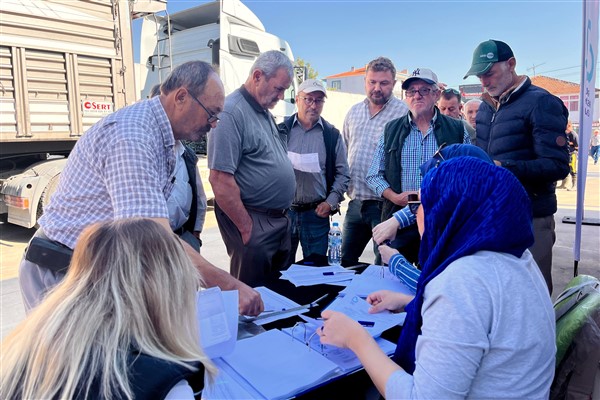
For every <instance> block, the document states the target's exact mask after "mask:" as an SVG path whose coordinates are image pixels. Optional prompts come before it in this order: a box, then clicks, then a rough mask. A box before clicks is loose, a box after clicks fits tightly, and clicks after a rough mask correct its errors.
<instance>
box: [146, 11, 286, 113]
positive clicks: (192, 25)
mask: <svg viewBox="0 0 600 400" xmlns="http://www.w3.org/2000/svg"><path fill="white" fill-rule="evenodd" d="M267 50H280V51H282V52H283V53H285V54H286V55H287V56H288V57H289V58H290V60H292V61H293V60H294V56H293V54H292V50H291V48H290V46H289V44H288V43H287V42H286V41H285V40H283V39H281V38H279V37H277V36H275V35H272V34H270V33H268V32H266V31H265V27H264V25H263V24H262V22H261V21H260V20H259V19H258V17H257V16H256V15H255V14H254V13H253V12H252V11H251V10H250V9H249V8H248V7H246V6H245V5H244V4H243V3H242V2H240V1H239V0H223V1H214V2H210V3H205V4H202V5H199V6H197V7H194V8H189V9H186V10H183V11H180V12H177V13H173V14H171V15H165V16H159V15H156V14H155V15H148V16H146V17H144V19H143V24H142V34H141V43H140V61H141V63H145V65H141V66H140V68H139V78H140V83H141V88H142V89H141V97H142V98H144V97H146V96H147V95H148V93H149V92H150V90H151V89H152V87H153V86H154V85H155V84H158V83H161V82H162V81H163V80H164V78H165V77H166V76H167V75H168V73H169V72H170V71H171V68H172V67H175V66H177V65H179V64H182V63H184V62H186V61H191V60H202V61H206V62H208V63H210V64H213V65H214V66H216V67H217V68H218V70H219V74H220V76H221V80H222V81H223V84H224V86H225V95H228V94H229V93H231V92H232V91H234V90H235V89H237V88H239V87H240V86H241V85H242V84H243V83H244V82H245V81H246V78H247V77H248V74H249V72H250V67H251V66H252V64H253V63H254V60H255V59H256V56H258V55H259V54H260V53H263V52H265V51H267ZM295 89H296V84H295V83H294V84H293V85H292V86H290V88H289V89H288V90H287V91H286V93H285V96H284V101H280V102H278V103H277V106H276V107H275V108H274V109H273V114H274V116H275V118H277V119H278V120H281V119H282V118H283V117H285V116H286V115H291V114H292V113H293V112H294V109H295V106H294V98H295V94H294V93H295Z"/></svg>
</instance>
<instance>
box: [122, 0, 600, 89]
mask: <svg viewBox="0 0 600 400" xmlns="http://www.w3.org/2000/svg"><path fill="white" fill-rule="evenodd" d="M596 1H597V0H596ZM205 2H206V1H202V0H168V3H167V10H168V12H169V13H174V12H177V11H181V10H184V9H187V8H191V7H194V6H197V5H199V4H203V3H205ZM242 2H243V3H244V4H245V5H246V6H247V7H248V8H250V9H251V10H252V11H253V12H254V14H256V15H257V16H258V18H259V19H260V20H261V21H262V23H263V25H264V26H265V29H266V31H267V32H270V33H272V34H274V35H277V36H279V37H281V38H283V39H285V40H286V41H287V42H288V43H289V45H290V47H291V49H292V52H293V53H294V57H296V58H298V57H300V58H302V59H304V60H305V61H306V62H309V63H310V64H311V66H312V67H313V68H314V69H315V70H316V71H318V73H319V78H326V77H327V76H328V75H333V74H337V73H341V72H345V71H349V70H350V69H351V67H356V68H360V67H363V66H365V65H366V64H367V63H368V62H369V61H370V60H372V59H374V58H376V57H378V56H385V57H388V58H390V59H391V60H392V61H393V62H394V64H395V66H396V69H397V70H398V71H400V70H403V69H407V70H408V71H409V72H411V71H412V70H414V69H415V68H430V69H431V70H433V71H434V72H435V73H436V74H437V76H438V79H439V80H440V81H441V82H444V83H446V84H448V85H449V86H450V87H458V85H461V84H469V83H479V80H478V79H477V78H476V77H470V78H468V79H466V80H463V76H464V74H465V73H466V72H467V70H468V69H469V67H470V64H471V59H472V56H473V50H474V49H475V47H476V46H477V45H478V44H479V43H480V42H482V41H484V40H488V39H498V40H502V41H504V42H506V43H508V44H509V46H511V48H512V49H513V52H514V54H515V58H516V59H517V73H518V74H525V75H529V76H533V75H534V68H535V74H536V75H545V76H549V77H553V78H557V79H562V80H566V81H571V82H579V79H580V74H581V40H582V28H581V24H582V20H583V15H582V3H581V1H580V0H579V1H551V0H550V1H549V0H546V1H510V0H504V1H486V0H479V1H428V0H421V1H398V0H387V1H384V0H380V1H378V0H372V1H352V0H343V1H331V0H320V1H314V0H276V1H275V0H242ZM136 34H137V35H138V36H139V33H136V28H135V24H134V47H135V48H136V55H135V57H136V61H137V59H138V58H139V56H138V53H137V45H136V39H135V35H136ZM138 40H139V39H138ZM598 82H599V80H598V79H596V83H597V85H596V86H598Z"/></svg>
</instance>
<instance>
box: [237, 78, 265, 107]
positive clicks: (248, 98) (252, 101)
mask: <svg viewBox="0 0 600 400" xmlns="http://www.w3.org/2000/svg"><path fill="white" fill-rule="evenodd" d="M240 93H241V94H242V96H244V99H246V101H247V102H248V104H250V106H252V108H254V111H256V112H257V113H262V114H266V113H267V110H265V109H264V108H262V106H261V105H260V104H258V101H256V99H255V98H254V97H253V96H252V95H251V94H250V92H248V90H247V89H246V87H245V86H244V85H242V86H240Z"/></svg>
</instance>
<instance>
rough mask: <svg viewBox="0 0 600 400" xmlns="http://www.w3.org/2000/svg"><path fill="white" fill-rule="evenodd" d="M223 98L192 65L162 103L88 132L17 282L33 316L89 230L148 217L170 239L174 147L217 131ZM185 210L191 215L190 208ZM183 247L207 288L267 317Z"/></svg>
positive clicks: (219, 86) (246, 292) (234, 283)
mask: <svg viewBox="0 0 600 400" xmlns="http://www.w3.org/2000/svg"><path fill="white" fill-rule="evenodd" d="M224 98H225V94H224V89H223V83H222V82H221V80H220V79H219V76H218V74H217V73H216V72H215V70H214V69H213V68H212V67H211V66H210V65H209V64H207V63H205V62H202V61H192V62H188V63H184V64H182V65H180V66H178V67H176V68H175V69H174V70H173V71H172V72H171V74H169V76H168V77H167V78H166V80H165V81H164V82H163V84H162V86H161V94H160V95H159V96H155V97H153V98H151V99H148V100H144V101H140V102H137V103H135V104H133V105H131V106H129V107H125V108H123V109H121V110H119V111H117V112H115V113H113V114H110V115H108V116H107V117H105V118H103V119H101V120H100V121H99V122H97V123H96V124H95V125H94V126H92V127H91V128H90V129H88V130H87V131H86V132H85V134H84V135H83V136H82V137H81V138H80V139H79V140H78V141H77V144H76V145H75V147H74V149H73V151H72V152H71V154H70V155H69V159H68V161H67V165H66V167H65V169H64V170H63V172H62V173H61V178H60V183H59V185H58V187H57V189H56V192H55V193H54V194H53V196H52V199H51V202H50V205H49V206H48V207H47V209H46V210H44V215H43V216H42V218H41V219H40V221H39V223H40V229H39V230H38V231H37V232H36V234H35V236H34V239H33V240H35V243H34V241H33V240H32V242H31V243H30V245H29V247H28V250H27V252H26V255H25V257H24V259H23V260H22V261H21V266H20V273H19V282H20V285H21V292H22V294H23V299H24V305H25V307H26V309H27V310H30V309H31V308H33V307H35V306H36V305H37V304H38V303H39V302H40V301H41V300H42V299H43V297H44V296H45V294H46V292H47V291H48V290H49V289H51V288H52V287H53V286H54V285H56V284H57V283H58V282H59V281H60V280H62V279H63V277H64V275H65V272H66V269H67V268H68V263H69V260H70V256H71V254H72V249H73V248H75V246H77V240H78V238H79V234H80V233H81V232H82V231H83V230H84V229H85V228H86V227H87V226H89V225H92V224H94V223H97V222H101V221H107V220H118V219H124V218H136V217H142V218H151V219H153V220H154V221H156V222H158V223H159V224H161V225H162V226H164V227H165V234H167V235H172V232H171V230H172V226H171V223H170V222H171V215H170V213H169V207H168V205H167V199H168V198H169V197H170V196H171V195H172V194H173V193H174V191H175V190H176V186H177V185H178V182H177V181H178V179H180V175H178V174H177V172H176V170H175V166H176V159H177V153H176V148H175V144H176V142H177V141H181V140H192V141H198V140H200V139H201V138H202V137H203V136H204V135H206V133H207V132H208V131H209V130H210V129H211V128H214V127H215V125H216V123H217V119H215V116H216V114H218V113H219V112H220V111H221V110H222V108H223V102H224ZM200 103H202V104H203V106H200ZM184 170H185V168H184ZM181 172H184V171H181ZM186 185H189V184H186ZM184 186H185V185H184ZM186 199H188V200H189V201H190V202H191V199H189V198H187V197H186ZM186 203H187V201H186ZM185 206H186V208H187V210H188V212H189V211H190V210H191V208H190V207H191V205H187V204H185ZM194 222H195V221H194ZM182 244H183V246H184V248H185V250H186V253H187V254H188V256H189V257H190V259H191V260H192V262H193V263H194V265H196V267H197V268H198V270H199V271H200V273H201V275H202V279H203V283H204V284H205V285H206V286H207V287H211V286H219V287H221V288H222V289H224V290H233V289H236V290H239V293H240V297H239V310H240V312H241V313H243V314H251V315H257V314H259V313H260V312H261V311H262V310H263V308H264V306H263V303H262V300H261V298H260V295H259V294H258V292H256V291H255V290H253V289H252V288H250V287H249V286H247V285H245V284H244V283H242V282H240V281H239V280H237V279H235V278H233V277H232V276H231V275H229V274H228V273H227V272H225V271H223V270H221V269H219V268H217V267H215V266H214V265H212V264H210V263H209V262H208V261H207V260H206V259H204V258H203V257H202V256H201V255H200V253H198V251H196V250H195V249H193V248H192V247H191V246H190V245H189V244H187V243H185V242H183V241H182ZM160 295H164V296H167V295H168V293H161V294H160Z"/></svg>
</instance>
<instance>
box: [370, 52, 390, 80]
mask: <svg viewBox="0 0 600 400" xmlns="http://www.w3.org/2000/svg"><path fill="white" fill-rule="evenodd" d="M371 70H373V71H375V72H385V71H390V72H391V73H392V78H394V79H396V67H394V63H393V62H392V60H390V59H389V58H387V57H377V58H376V59H374V60H372V61H371V62H369V64H367V70H366V71H365V73H366V72H369V71H371Z"/></svg>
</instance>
